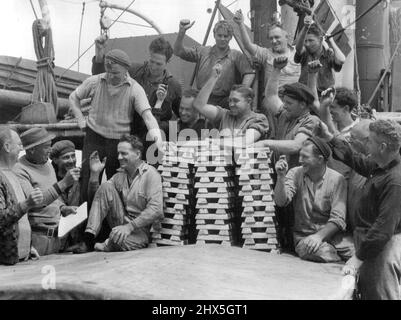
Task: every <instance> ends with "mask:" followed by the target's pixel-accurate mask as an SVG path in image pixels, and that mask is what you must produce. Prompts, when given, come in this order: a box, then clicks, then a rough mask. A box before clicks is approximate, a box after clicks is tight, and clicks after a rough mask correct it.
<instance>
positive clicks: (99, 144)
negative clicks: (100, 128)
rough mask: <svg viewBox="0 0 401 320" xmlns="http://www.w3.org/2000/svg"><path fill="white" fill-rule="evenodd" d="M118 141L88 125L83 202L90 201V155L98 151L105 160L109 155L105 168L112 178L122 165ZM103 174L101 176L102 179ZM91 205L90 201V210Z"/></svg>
mask: <svg viewBox="0 0 401 320" xmlns="http://www.w3.org/2000/svg"><path fill="white" fill-rule="evenodd" d="M118 141H119V140H118V139H108V138H105V137H103V136H101V135H99V134H97V133H96V132H94V131H93V130H92V129H90V128H88V127H87V128H86V135H85V139H84V146H83V150H82V171H81V175H82V182H81V203H82V202H84V201H88V183H89V176H90V169H89V156H90V155H91V153H92V152H94V151H97V152H98V153H99V157H100V160H103V158H104V157H107V161H106V167H105V170H106V176H107V179H110V178H111V177H112V176H113V175H114V174H115V173H116V172H117V169H118V168H119V167H120V163H119V161H118V158H117V157H118V156H117V145H118ZM101 176H102V175H101ZM101 176H100V177H99V178H100V179H101ZM89 200H90V199H89ZM89 207H90V203H88V210H89Z"/></svg>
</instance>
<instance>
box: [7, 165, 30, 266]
mask: <svg viewBox="0 0 401 320" xmlns="http://www.w3.org/2000/svg"><path fill="white" fill-rule="evenodd" d="M4 170H7V169H2V170H0V263H3V264H8V265H11V264H15V263H17V262H18V260H19V259H20V258H25V257H27V255H29V252H19V248H21V245H22V243H21V241H20V239H19V236H20V234H21V233H20V225H19V221H20V220H21V219H22V217H24V216H25V217H26V215H25V213H26V211H27V208H26V207H25V206H22V205H21V202H20V201H19V200H18V199H17V196H16V193H15V192H14V190H13V186H12V185H11V183H10V182H9V180H8V178H7V177H6V175H5V174H4ZM29 233H30V230H29ZM21 236H23V237H24V235H21ZM23 240H27V239H26V238H25V237H24V239H23ZM29 248H30V237H29Z"/></svg>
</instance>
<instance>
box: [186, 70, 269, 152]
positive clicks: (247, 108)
mask: <svg viewBox="0 0 401 320" xmlns="http://www.w3.org/2000/svg"><path fill="white" fill-rule="evenodd" d="M221 73H222V66H221V65H220V64H216V65H215V66H214V67H213V73H212V75H211V77H210V78H209V80H208V81H207V82H206V83H205V85H204V87H203V88H202V89H201V90H200V92H199V94H198V96H197V97H196V98H195V100H194V102H193V106H194V108H195V109H196V110H198V111H199V113H200V114H202V115H203V116H204V117H205V118H206V119H207V120H209V121H210V122H211V123H212V124H213V125H214V126H215V127H216V128H218V129H219V130H220V134H221V135H222V136H230V137H233V138H234V144H235V145H240V144H241V143H245V144H246V145H249V144H252V143H254V142H256V141H258V140H259V139H260V138H261V137H264V136H265V135H266V133H267V130H268V128H269V124H268V122H267V119H266V116H265V115H263V114H260V113H255V112H253V111H252V102H253V98H254V94H253V90H252V89H251V88H248V87H245V86H238V85H235V86H233V87H232V89H231V91H230V96H229V100H228V101H229V110H227V109H224V108H222V107H221V106H215V105H212V104H209V103H208V100H209V96H210V94H211V92H212V90H213V88H214V86H215V85H216V83H217V82H218V79H219V77H220V76H221ZM244 135H245V140H242V139H243V136H244Z"/></svg>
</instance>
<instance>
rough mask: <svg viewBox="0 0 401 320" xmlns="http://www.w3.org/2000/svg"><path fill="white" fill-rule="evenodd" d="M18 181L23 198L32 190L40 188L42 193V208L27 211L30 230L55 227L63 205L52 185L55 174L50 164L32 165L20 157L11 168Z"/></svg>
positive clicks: (55, 180) (24, 157)
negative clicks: (23, 194)
mask: <svg viewBox="0 0 401 320" xmlns="http://www.w3.org/2000/svg"><path fill="white" fill-rule="evenodd" d="M13 171H14V173H15V174H16V176H17V177H18V179H19V180H20V183H21V185H22V186H23V190H24V192H25V196H26V197H27V196H28V195H29V194H30V193H31V191H32V190H33V188H40V189H41V190H42V192H43V203H44V204H48V205H43V206H42V207H36V208H32V209H30V210H29V211H28V218H29V222H30V224H31V227H32V229H35V227H57V226H58V223H59V221H60V206H62V205H65V203H64V202H62V201H61V200H60V199H58V197H59V194H58V193H57V191H56V190H55V189H54V187H53V185H54V184H55V183H57V178H56V173H55V172H54V168H53V166H52V165H51V163H50V162H49V161H48V162H46V163H45V164H34V163H31V162H29V161H28V160H27V159H26V156H22V157H21V158H20V159H19V160H18V162H17V163H16V164H15V166H14V168H13Z"/></svg>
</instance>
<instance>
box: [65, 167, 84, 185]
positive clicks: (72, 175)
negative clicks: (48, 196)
mask: <svg viewBox="0 0 401 320" xmlns="http://www.w3.org/2000/svg"><path fill="white" fill-rule="evenodd" d="M80 176H81V169H80V168H72V169H70V170H68V171H67V173H66V175H65V176H64V178H63V180H61V181H63V183H64V184H65V186H66V187H69V186H71V185H72V184H73V183H74V182H75V181H78V180H79V177H80Z"/></svg>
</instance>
